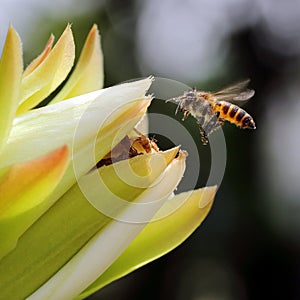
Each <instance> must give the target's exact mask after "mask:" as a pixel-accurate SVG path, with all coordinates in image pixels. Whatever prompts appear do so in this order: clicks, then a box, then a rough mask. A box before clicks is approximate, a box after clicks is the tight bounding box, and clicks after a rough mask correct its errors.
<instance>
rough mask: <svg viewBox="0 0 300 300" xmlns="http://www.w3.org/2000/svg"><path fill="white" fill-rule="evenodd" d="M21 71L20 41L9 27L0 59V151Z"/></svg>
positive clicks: (11, 116) (15, 106)
mask: <svg viewBox="0 0 300 300" xmlns="http://www.w3.org/2000/svg"><path fill="white" fill-rule="evenodd" d="M22 72H23V59H22V46H21V41H20V38H19V36H18V34H17V32H16V31H15V30H14V29H13V28H12V27H9V29H8V33H7V37H6V42H5V44H4V49H3V52H2V57H1V61H0V152H1V149H2V147H3V146H4V145H5V143H6V140H7V137H8V135H9V132H10V130H11V126H12V123H13V119H14V117H15V114H16V110H17V107H18V102H19V97H20V89H21V78H22Z"/></svg>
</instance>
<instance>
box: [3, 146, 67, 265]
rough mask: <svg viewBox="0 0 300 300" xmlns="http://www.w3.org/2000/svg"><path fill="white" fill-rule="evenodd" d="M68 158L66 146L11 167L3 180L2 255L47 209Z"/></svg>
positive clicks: (11, 247) (12, 246) (13, 245)
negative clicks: (50, 195) (48, 200)
mask: <svg viewBox="0 0 300 300" xmlns="http://www.w3.org/2000/svg"><path fill="white" fill-rule="evenodd" d="M67 161H68V150H67V147H66V146H63V147H62V148H60V149H57V150H55V151H53V152H51V153H49V154H47V155H45V156H43V157H40V158H38V159H35V160H33V161H28V162H25V163H21V164H17V165H14V166H12V167H10V168H9V169H8V170H7V171H6V173H5V174H4V175H2V177H1V181H0V195H1V197H0V237H1V238H0V259H1V258H2V257H3V256H4V255H5V254H7V253H8V252H9V251H10V250H11V249H13V248H14V247H15V245H16V243H17V240H18V238H19V237H20V236H21V235H22V234H23V233H24V232H25V231H26V230H27V229H28V227H30V225H31V224H32V223H34V221H35V220H36V219H37V217H38V216H39V215H40V214H41V213H42V212H43V211H44V207H43V205H42V204H43V202H44V201H45V199H46V198H47V196H48V195H49V194H50V193H51V192H52V191H53V190H54V188H55V186H56V185H57V184H58V183H59V181H60V179H61V177H62V175H63V173H64V171H65V168H66V165H67Z"/></svg>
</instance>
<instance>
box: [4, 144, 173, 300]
mask: <svg viewBox="0 0 300 300" xmlns="http://www.w3.org/2000/svg"><path fill="white" fill-rule="evenodd" d="M177 151H178V149H173V150H170V151H168V152H166V153H159V154H151V155H141V156H137V157H134V158H132V159H131V160H130V161H131V164H134V165H135V166H136V168H138V169H141V168H143V167H145V166H147V165H148V166H149V170H151V169H152V170H155V169H157V168H158V171H156V176H155V177H159V176H160V174H161V173H162V172H163V171H164V170H165V168H166V166H167V165H168V164H169V163H170V162H171V161H172V159H173V158H174V157H175V155H176V153H177ZM154 155H159V156H162V157H164V158H165V159H164V160H163V161H165V163H164V164H162V165H159V166H157V162H156V161H154V160H152V159H151V158H152V157H153V156H154ZM153 163H155V164H153ZM116 165H118V166H119V167H120V168H121V169H122V168H128V167H130V166H129V165H128V161H121V162H119V163H117V164H116ZM98 172H99V175H100V177H101V178H102V179H103V180H104V182H110V184H111V188H112V190H107V189H105V188H103V189H100V191H98V190H95V188H96V187H95V186H94V185H93V184H92V186H91V188H92V189H93V190H95V191H94V193H95V194H94V196H95V195H97V197H98V198H99V199H100V200H101V201H102V200H103V201H104V200H105V201H106V202H108V203H109V202H110V200H112V201H113V200H114V199H115V197H116V196H115V194H114V193H115V192H116V193H120V194H121V195H124V197H126V200H127V201H130V202H132V201H135V200H136V199H137V198H138V197H139V196H140V195H141V194H142V193H144V192H145V191H146V186H147V184H149V183H151V182H153V180H155V178H153V175H152V173H151V172H149V173H148V175H147V176H145V177H144V182H145V183H146V185H145V187H143V188H140V187H134V186H129V185H128V184H126V182H123V181H120V179H119V175H118V173H116V170H115V164H114V165H110V166H108V167H102V168H100V169H99V170H98ZM98 172H95V173H98ZM91 176H92V173H91V174H89V175H87V177H88V178H87V179H88V180H87V182H89V178H90V177H91ZM149 176H150V177H151V180H149ZM130 208H131V207H129V209H130ZM110 222H113V220H112V219H111V218H109V217H107V216H106V215H104V214H102V213H101V212H99V211H98V210H96V209H95V208H94V207H93V206H92V205H91V204H90V203H89V202H88V201H87V200H86V197H85V195H83V194H82V192H81V190H80V189H79V186H78V185H75V186H74V187H73V188H72V189H70V190H69V191H68V192H67V193H66V194H65V195H64V196H63V197H62V198H61V199H60V200H59V201H58V202H57V203H56V204H55V205H53V206H52V207H51V208H50V209H49V210H48V211H47V212H46V213H45V214H44V215H43V216H42V217H41V218H40V219H39V220H37V221H36V222H35V223H34V224H33V225H32V226H31V227H30V228H29V229H28V230H27V231H26V232H25V233H24V234H23V235H22V237H21V238H20V239H19V242H18V244H17V247H16V248H15V249H14V250H13V251H12V252H10V253H9V254H8V255H6V256H5V257H4V258H3V259H2V260H1V261H0V291H1V293H0V295H1V297H0V299H23V298H25V297H26V296H28V295H29V294H31V293H32V292H34V291H35V290H36V289H37V288H38V287H40V285H41V284H43V283H44V282H45V281H46V280H48V279H49V278H50V277H51V276H53V274H55V273H56V272H57V271H58V270H59V269H60V268H61V267H62V266H63V265H64V264H65V263H66V262H67V261H69V260H70V259H71V258H72V257H73V256H74V255H75V254H76V253H77V252H78V251H79V250H80V249H81V248H82V247H83V246H84V245H85V244H86V243H87V242H88V241H89V240H90V239H91V238H92V237H93V236H94V235H95V234H96V233H97V232H99V230H104V228H106V226H107V225H108V224H109V223H110ZM96 278H97V276H96ZM92 281H93V280H92ZM92 281H91V282H92ZM91 282H90V283H91ZM40 299H46V298H44V297H42V298H40ZM56 299H57V298H56Z"/></svg>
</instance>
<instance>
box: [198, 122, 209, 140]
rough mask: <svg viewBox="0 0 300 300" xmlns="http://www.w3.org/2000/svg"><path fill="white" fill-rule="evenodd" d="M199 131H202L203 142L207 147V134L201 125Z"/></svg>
mask: <svg viewBox="0 0 300 300" xmlns="http://www.w3.org/2000/svg"><path fill="white" fill-rule="evenodd" d="M199 130H200V134H201V141H202V144H203V145H207V144H208V137H207V134H206V132H205V131H204V129H203V128H202V126H201V125H199Z"/></svg>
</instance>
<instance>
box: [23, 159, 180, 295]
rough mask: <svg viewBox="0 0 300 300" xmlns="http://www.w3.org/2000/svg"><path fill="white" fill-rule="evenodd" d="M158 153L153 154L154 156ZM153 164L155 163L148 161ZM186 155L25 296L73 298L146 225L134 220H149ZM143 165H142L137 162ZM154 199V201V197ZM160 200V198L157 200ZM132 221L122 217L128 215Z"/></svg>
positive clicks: (172, 186) (177, 178)
mask: <svg viewBox="0 0 300 300" xmlns="http://www.w3.org/2000/svg"><path fill="white" fill-rule="evenodd" d="M157 155H161V154H156V155H154V156H157ZM151 164H153V165H152V167H155V166H156V163H153V162H151ZM184 166H185V156H184V155H183V156H182V155H181V156H180V158H178V159H176V160H173V161H172V162H171V164H170V165H169V167H168V169H166V171H165V172H164V173H163V177H162V178H160V180H159V182H156V184H154V185H153V186H152V187H150V188H148V189H147V190H145V192H144V193H143V194H141V195H140V196H139V197H137V198H136V200H135V202H134V204H135V206H134V205H129V206H128V208H127V209H126V210H125V211H124V212H122V213H121V214H120V215H119V218H118V220H119V221H118V220H115V221H113V222H111V223H110V224H108V225H107V226H106V227H105V228H104V229H103V230H101V231H100V232H99V233H98V234H97V235H96V236H94V237H93V239H92V240H90V241H89V242H88V244H87V245H85V246H84V248H82V249H81V250H80V251H79V252H78V253H77V254H76V256H74V257H73V258H72V259H71V260H70V261H69V262H68V263H67V264H66V265H65V266H64V267H63V268H62V269H61V270H60V271H59V272H58V273H57V274H55V276H53V277H52V278H51V279H50V280H49V281H48V282H47V283H46V284H45V285H43V286H42V287H41V288H40V289H39V290H38V291H37V292H36V293H34V294H33V295H31V296H30V297H29V298H28V300H29V299H30V300H34V299H73V298H74V297H75V296H76V295H78V294H79V293H80V291H82V290H83V289H84V288H85V287H86V286H88V284H89V283H91V282H93V280H94V279H95V278H97V277H98V276H99V275H100V274H101V273H103V272H104V270H105V269H106V268H107V267H108V266H109V265H110V264H111V263H112V262H113V261H114V260H115V259H116V258H117V257H118V256H119V255H120V254H121V253H122V251H124V249H126V247H127V246H128V245H129V244H130V242H131V241H132V240H133V239H134V238H135V236H136V235H137V234H138V233H139V232H140V231H141V230H142V229H143V228H144V227H145V225H146V223H145V222H143V223H142V222H139V223H136V222H134V218H135V217H137V216H139V217H141V215H143V218H144V219H145V220H146V219H148V220H151V218H152V216H153V215H154V213H155V212H156V211H157V210H158V209H159V208H160V207H161V206H162V205H163V203H164V202H165V201H166V200H167V199H168V197H169V196H170V194H171V193H172V192H173V190H174V189H175V188H176V186H177V185H178V183H179V181H180V180H181V178H182V176H183V172H184ZM140 167H143V165H140ZM155 200H156V201H155ZM158 200H160V201H158ZM128 217H129V219H130V220H131V221H127V222H124V221H121V220H124V219H126V218H128Z"/></svg>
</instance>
